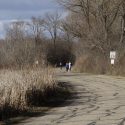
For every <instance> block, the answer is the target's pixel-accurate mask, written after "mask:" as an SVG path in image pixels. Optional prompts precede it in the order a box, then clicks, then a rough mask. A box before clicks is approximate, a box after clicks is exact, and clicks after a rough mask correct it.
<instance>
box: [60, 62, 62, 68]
mask: <svg viewBox="0 0 125 125" xmlns="http://www.w3.org/2000/svg"><path fill="white" fill-rule="evenodd" d="M59 66H60V69H61V70H62V62H60V63H59Z"/></svg>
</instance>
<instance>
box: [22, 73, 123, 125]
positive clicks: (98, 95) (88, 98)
mask: <svg viewBox="0 0 125 125" xmlns="http://www.w3.org/2000/svg"><path fill="white" fill-rule="evenodd" d="M57 79H58V80H59V81H62V82H70V83H71V84H72V85H73V86H74V88H75V90H73V93H74V94H73V97H72V98H71V99H69V100H67V102H66V104H65V105H63V106H61V107H57V108H53V109H52V110H51V111H48V112H47V113H46V115H44V116H41V117H37V118H36V117H34V118H31V119H29V120H27V121H23V122H22V123H21V124H20V125H124V124H125V78H122V77H111V76H101V75H98V76H97V75H88V74H77V73H67V74H66V75H65V74H63V73H62V74H58V75H57ZM68 101H69V102H72V103H68Z"/></svg>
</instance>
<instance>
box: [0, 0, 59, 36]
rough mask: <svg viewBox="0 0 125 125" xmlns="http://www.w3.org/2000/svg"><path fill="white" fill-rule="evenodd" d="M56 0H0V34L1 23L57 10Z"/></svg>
mask: <svg viewBox="0 0 125 125" xmlns="http://www.w3.org/2000/svg"><path fill="white" fill-rule="evenodd" d="M55 1H56V0H0V36H3V34H4V32H3V25H4V24H6V23H8V22H11V21H13V20H28V19H30V18H31V17H32V16H36V17H37V16H43V15H44V14H45V13H46V12H52V11H57V10H59V7H58V5H57V3H56V2H55Z"/></svg>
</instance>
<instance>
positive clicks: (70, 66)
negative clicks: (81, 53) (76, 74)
mask: <svg viewBox="0 0 125 125" xmlns="http://www.w3.org/2000/svg"><path fill="white" fill-rule="evenodd" d="M68 65H69V71H71V68H72V64H71V62H69V64H68Z"/></svg>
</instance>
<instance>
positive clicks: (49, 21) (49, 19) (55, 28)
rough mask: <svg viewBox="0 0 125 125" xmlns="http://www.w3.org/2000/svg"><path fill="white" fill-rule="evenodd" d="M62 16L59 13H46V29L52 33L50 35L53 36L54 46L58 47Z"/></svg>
mask: <svg viewBox="0 0 125 125" xmlns="http://www.w3.org/2000/svg"><path fill="white" fill-rule="evenodd" d="M60 18H61V15H60V14H59V13H57V12H56V13H53V14H51V13H47V14H46V15H45V19H44V21H45V24H44V27H45V30H46V31H48V32H49V33H50V36H51V38H52V41H53V44H54V48H56V40H57V36H58V32H59V27H60Z"/></svg>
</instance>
